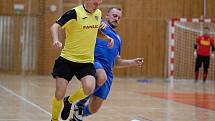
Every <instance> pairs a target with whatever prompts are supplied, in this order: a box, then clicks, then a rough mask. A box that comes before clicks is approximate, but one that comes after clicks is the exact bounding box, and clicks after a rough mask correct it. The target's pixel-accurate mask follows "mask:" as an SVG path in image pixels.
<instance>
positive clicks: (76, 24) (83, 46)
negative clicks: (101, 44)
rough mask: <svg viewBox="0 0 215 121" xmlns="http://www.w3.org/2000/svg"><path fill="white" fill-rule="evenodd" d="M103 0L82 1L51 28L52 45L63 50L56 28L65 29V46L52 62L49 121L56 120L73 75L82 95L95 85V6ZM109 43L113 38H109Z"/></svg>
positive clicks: (97, 16)
mask: <svg viewBox="0 0 215 121" xmlns="http://www.w3.org/2000/svg"><path fill="white" fill-rule="evenodd" d="M101 3H102V0H84V4H83V5H80V6H77V7H75V8H73V9H72V10H69V11H67V12H66V13H65V14H64V15H63V16H61V17H60V18H59V19H58V20H57V21H56V23H54V24H53V25H52V27H51V33H52V38H53V47H54V48H55V49H57V50H60V49H62V43H61V42H60V41H59V38H58V30H59V29H60V28H63V29H64V30H65V32H66V39H65V45H64V47H63V49H62V51H61V54H60V57H59V58H58V59H57V60H56V61H55V64H54V68H53V72H52V76H53V77H54V78H55V79H56V90H55V96H53V99H52V119H51V120H52V121H58V115H59V112H60V110H61V107H62V104H63V101H62V99H63V97H64V96H65V93H66V89H67V85H68V83H69V81H70V80H71V79H72V77H73V76H74V75H75V76H76V77H77V78H78V79H79V80H80V81H81V84H82V88H83V92H82V93H81V94H80V95H82V96H83V97H84V96H85V95H90V94H91V93H92V92H93V90H94V88H95V68H94V66H93V61H94V47H95V42H96V37H97V32H98V29H99V27H100V23H101V11H100V10H99V9H98V6H99V5H100V4H101ZM108 42H109V45H110V46H112V44H113V43H112V42H113V41H112V40H111V39H110V38H109V39H108Z"/></svg>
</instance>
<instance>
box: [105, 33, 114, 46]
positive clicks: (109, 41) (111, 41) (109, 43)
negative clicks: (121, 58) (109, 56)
mask: <svg viewBox="0 0 215 121" xmlns="http://www.w3.org/2000/svg"><path fill="white" fill-rule="evenodd" d="M107 38H108V47H109V48H113V46H114V40H113V39H112V38H111V37H109V36H107Z"/></svg>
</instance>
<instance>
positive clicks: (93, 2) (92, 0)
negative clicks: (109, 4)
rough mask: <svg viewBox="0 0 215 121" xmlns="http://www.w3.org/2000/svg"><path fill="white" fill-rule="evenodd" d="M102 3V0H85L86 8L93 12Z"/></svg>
mask: <svg viewBox="0 0 215 121" xmlns="http://www.w3.org/2000/svg"><path fill="white" fill-rule="evenodd" d="M101 3H102V0H85V5H86V8H87V10H88V11H89V12H91V13H93V12H95V11H96V10H97V9H98V7H99V5H100V4H101Z"/></svg>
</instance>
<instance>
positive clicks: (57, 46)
mask: <svg viewBox="0 0 215 121" xmlns="http://www.w3.org/2000/svg"><path fill="white" fill-rule="evenodd" d="M59 28H60V25H59V24H57V23H54V24H53V25H52V26H51V28H50V29H51V34H52V39H53V44H52V46H53V47H54V48H55V49H56V50H60V49H61V48H62V43H61V42H60V41H59V37H58V30H59Z"/></svg>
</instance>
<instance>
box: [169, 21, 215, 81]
mask: <svg viewBox="0 0 215 121" xmlns="http://www.w3.org/2000/svg"><path fill="white" fill-rule="evenodd" d="M203 26H207V27H209V28H210V34H211V36H213V37H214V38H215V23H214V21H213V20H212V19H204V20H200V19H185V18H182V19H173V20H171V21H170V22H169V50H168V52H169V56H168V76H169V79H170V80H173V79H194V67H195V57H194V54H193V52H194V42H195V40H196V38H197V37H198V36H200V35H201V34H202V33H203V32H202V29H203ZM202 69H203V68H201V69H200V78H199V79H202ZM208 72H209V73H208V74H209V75H208V79H209V80H215V58H211V61H210V68H209V71H208Z"/></svg>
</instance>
